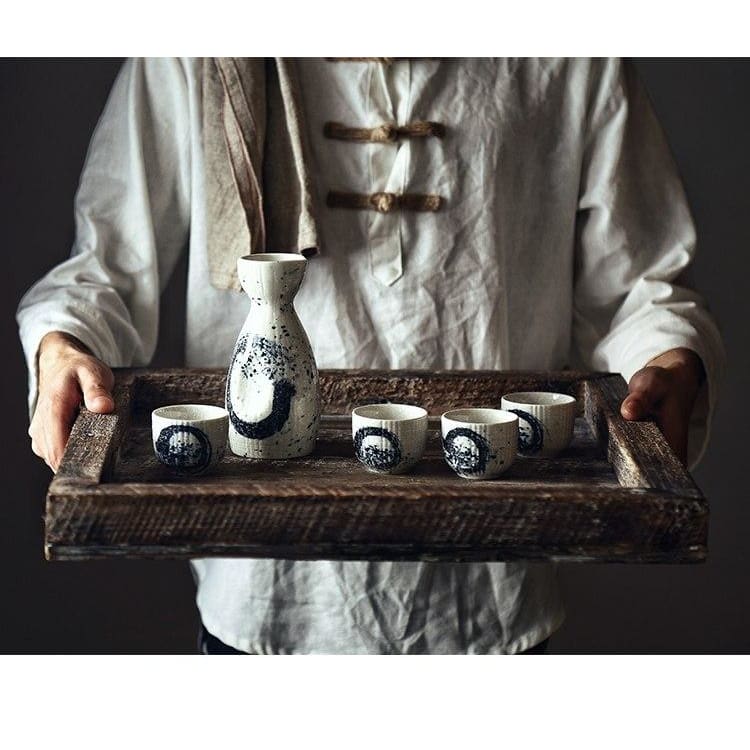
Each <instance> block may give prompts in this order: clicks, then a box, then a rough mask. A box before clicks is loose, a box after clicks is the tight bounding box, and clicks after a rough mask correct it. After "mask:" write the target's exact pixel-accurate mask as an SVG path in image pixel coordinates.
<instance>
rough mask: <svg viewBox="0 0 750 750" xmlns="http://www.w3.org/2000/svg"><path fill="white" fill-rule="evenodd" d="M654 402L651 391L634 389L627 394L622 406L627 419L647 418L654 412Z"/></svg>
mask: <svg viewBox="0 0 750 750" xmlns="http://www.w3.org/2000/svg"><path fill="white" fill-rule="evenodd" d="M653 407H654V402H653V399H652V398H651V396H650V394H649V391H634V392H633V393H630V394H628V395H627V397H626V398H625V399H624V400H623V402H622V404H621V406H620V414H622V416H623V417H624V418H625V419H630V420H636V419H646V418H647V417H648V416H650V415H651V414H652V412H653Z"/></svg>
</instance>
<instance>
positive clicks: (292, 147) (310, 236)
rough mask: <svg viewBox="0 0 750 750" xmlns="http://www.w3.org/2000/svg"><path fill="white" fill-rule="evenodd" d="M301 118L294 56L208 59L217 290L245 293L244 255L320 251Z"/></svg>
mask: <svg viewBox="0 0 750 750" xmlns="http://www.w3.org/2000/svg"><path fill="white" fill-rule="evenodd" d="M302 117H303V115H302V104H301V95H300V90H299V82H298V79H297V71H296V63H295V61H294V60H292V59H291V58H284V57H276V58H238V57H213V58H206V59H205V60H204V63H203V146H204V154H205V156H204V158H205V171H206V177H205V181H206V211H207V232H208V237H207V242H208V265H209V272H210V278H211V284H212V285H213V286H215V287H216V288H218V289H240V284H239V280H238V278H237V258H239V257H240V256H242V255H248V254H250V253H258V252H266V251H267V252H296V253H303V254H304V255H313V254H315V253H316V252H317V251H318V230H317V226H316V223H315V213H314V208H313V196H312V187H311V180H310V174H309V153H310V151H309V147H308V144H307V143H306V140H305V131H304V123H303V120H302Z"/></svg>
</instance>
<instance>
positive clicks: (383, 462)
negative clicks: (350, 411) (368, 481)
mask: <svg viewBox="0 0 750 750" xmlns="http://www.w3.org/2000/svg"><path fill="white" fill-rule="evenodd" d="M369 437H379V438H382V439H383V441H385V442H386V443H387V445H388V447H387V448H382V447H380V446H378V445H376V444H373V441H368V440H367V438H369ZM381 444H382V443H381ZM354 452H355V454H356V456H357V458H358V459H359V460H360V461H361V462H362V463H363V464H365V466H367V468H368V469H372V470H373V471H388V470H389V469H393V468H395V467H396V466H398V463H399V461H400V460H401V441H400V440H399V439H398V438H397V437H396V435H394V434H393V433H392V432H391V431H390V430H386V429H385V427H360V428H359V429H358V430H357V431H356V432H355V433H354Z"/></svg>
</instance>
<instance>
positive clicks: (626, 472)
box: [45, 368, 708, 562]
mask: <svg viewBox="0 0 750 750" xmlns="http://www.w3.org/2000/svg"><path fill="white" fill-rule="evenodd" d="M114 372H115V390H114V395H115V403H116V411H115V412H114V413H113V414H108V415H100V414H94V413H92V412H89V411H88V410H86V409H85V408H82V409H81V411H80V413H79V415H78V417H77V419H76V421H75V424H74V426H73V430H72V432H71V437H70V440H69V442H68V446H67V448H66V451H65V454H64V456H63V460H62V462H61V465H60V468H59V470H58V473H57V475H56V476H55V477H54V478H53V480H52V482H51V483H50V486H49V491H48V493H47V504H46V515H45V522H46V523H45V532H46V533H45V556H46V558H47V559H86V558H92V557H109V556H129V555H128V545H125V546H124V547H122V548H117V547H116V546H115V547H112V546H111V545H101V544H99V545H97V544H90V545H88V546H86V545H85V544H82V545H79V544H66V543H65V541H64V529H65V525H66V523H68V525H70V524H73V523H74V509H73V505H77V507H78V508H79V509H80V508H81V507H86V506H88V507H91V506H92V504H96V503H102V502H106V503H108V504H114V505H116V504H118V503H127V502H128V500H129V499H130V500H131V501H132V500H133V499H134V498H138V497H145V496H148V497H149V498H151V501H152V502H153V501H155V500H161V501H164V502H167V506H168V503H169V501H175V493H174V487H176V486H178V487H183V488H185V487H186V485H177V484H174V485H172V484H163V483H138V482H121V483H102V478H103V476H104V475H105V472H106V471H107V470H108V468H109V466H110V464H111V461H112V460H113V458H114V455H115V451H116V448H117V443H118V441H119V439H120V438H121V436H122V435H123V434H125V432H126V430H127V428H128V426H129V422H130V418H131V416H132V413H133V405H134V400H135V394H136V389H137V388H139V387H140V386H144V385H145V386H148V385H149V384H153V383H154V382H155V381H158V380H159V379H160V378H164V377H172V378H181V377H190V378H200V377H208V378H212V379H215V378H216V377H217V376H223V375H225V374H226V373H225V370H224V369H223V368H160V369H150V368H120V369H116V370H114ZM320 372H321V379H322V380H323V379H326V378H328V379H331V382H334V383H335V381H336V380H337V379H338V380H341V379H342V378H348V379H350V380H353V379H356V378H360V379H365V380H366V381H367V382H373V381H377V380H378V379H386V380H392V379H393V378H402V379H403V378H407V379H409V378H411V379H414V378H416V379H425V378H427V379H438V380H443V381H445V380H446V379H447V380H448V381H450V380H452V379H459V380H462V381H465V380H466V379H467V378H472V379H475V380H476V379H479V380H483V379H486V380H488V381H491V380H495V381H497V380H498V379H501V378H502V379H506V380H507V379H509V378H528V379H532V380H537V381H539V380H543V381H547V382H555V383H560V384H565V385H566V386H567V387H568V388H576V389H577V391H578V392H579V393H580V395H582V399H581V401H582V413H583V416H584V417H585V418H586V420H587V422H588V423H589V426H590V427H591V428H592V431H593V432H594V435H595V437H596V438H597V439H598V440H599V441H600V442H601V443H602V444H603V445H606V446H607V458H608V461H609V462H610V463H611V465H612V466H613V469H614V471H615V474H616V476H617V478H618V481H619V482H620V485H621V487H620V488H619V490H618V491H616V492H615V491H612V490H610V491H609V494H610V495H612V502H613V503H615V502H619V503H626V504H630V505H631V506H632V508H631V510H632V509H635V510H637V509H638V507H639V503H641V502H644V501H645V500H648V501H650V502H654V501H658V502H662V503H665V504H667V505H668V504H670V503H672V504H674V503H677V504H678V505H679V506H680V513H682V514H684V515H685V516H686V517H689V518H693V519H695V523H697V524H698V525H699V528H700V527H701V526H702V528H703V533H702V536H703V539H702V540H701V541H700V543H698V544H692V545H689V546H688V547H687V548H685V549H682V550H679V551H677V552H676V554H673V555H670V554H667V553H666V552H662V553H655V554H653V555H649V554H647V553H645V552H644V554H642V555H640V557H638V560H639V561H669V562H685V561H690V562H692V561H702V560H704V559H705V557H706V546H707V544H706V540H707V522H708V502H707V501H706V499H705V497H704V496H703V494H702V493H701V491H700V489H699V488H698V487H697V486H696V485H695V483H694V481H693V480H692V477H691V476H690V474H689V473H688V471H687V470H686V469H685V467H684V466H682V464H681V463H680V462H679V460H678V459H677V457H676V456H675V455H674V453H673V452H672V451H671V449H670V448H669V446H668V445H667V443H666V441H665V439H664V438H663V436H662V435H661V432H660V431H659V430H658V428H657V427H656V425H655V424H654V423H653V422H648V421H646V422H626V421H625V420H624V419H623V418H622V417H621V416H620V414H619V404H620V402H621V400H622V397H623V396H624V394H626V393H627V386H626V384H625V381H624V380H623V378H622V377H621V376H620V375H618V374H613V373H605V372H583V371H577V370H555V371H534V370H520V371H519V370H513V371H496V370H438V371H430V370H413V369H412V370H364V369H354V370H349V369H325V370H321V371H320ZM92 436H96V437H97V438H98V439H97V441H96V444H95V445H91V441H90V438H91V437H92ZM646 444H648V445H650V446H651V449H652V452H653V451H656V454H657V456H658V458H659V460H658V461H656V462H655V461H654V460H653V456H652V455H650V454H647V453H646V451H645V447H644V446H645V445H646ZM389 484H390V485H392V483H391V482H388V481H385V480H384V482H383V484H382V486H381V485H379V484H371V485H369V488H368V490H367V491H362V490H360V491H359V492H358V493H357V495H356V497H351V496H350V497H347V496H346V495H345V494H342V493H338V494H337V496H336V497H335V498H334V499H333V500H332V501H331V502H341V501H342V500H346V499H350V500H358V501H359V502H360V503H368V502H380V501H384V498H385V499H388V498H389V497H390V496H391V495H394V494H395V495H396V496H398V497H401V498H407V495H408V493H407V492H406V491H405V490H403V489H402V490H400V491H399V492H395V491H394V490H393V487H392V486H388V485H389ZM466 484H467V486H466V491H465V492H463V493H462V494H463V495H465V496H467V502H472V496H473V500H474V501H477V502H487V498H486V495H488V494H489V493H488V491H487V490H484V489H480V490H479V491H475V489H474V488H476V487H477V484H475V483H466ZM481 484H484V485H486V484H487V483H480V485H481ZM571 484H572V486H573V489H574V490H575V491H577V492H579V493H582V494H583V495H585V494H586V490H587V488H586V483H585V482H581V483H580V485H579V484H578V483H571ZM187 487H189V491H183V492H182V493H181V494H182V495H183V496H184V497H188V496H190V497H195V498H200V497H204V498H205V497H209V496H218V495H221V496H223V497H225V498H226V499H228V500H231V499H235V500H239V501H243V502H246V501H247V500H248V499H254V500H255V501H256V502H258V501H259V500H263V501H264V502H268V501H271V500H272V498H270V497H269V496H265V495H262V494H260V495H259V494H257V493H255V492H254V490H253V486H252V483H247V482H243V483H242V484H241V485H240V484H239V483H237V484H236V486H234V485H232V483H227V482H223V483H221V484H220V485H214V484H212V483H211V481H210V478H208V479H207V481H204V480H201V481H200V482H194V483H191V484H190V485H187ZM493 489H495V488H493ZM496 489H497V490H498V495H499V500H498V502H502V501H503V500H505V501H507V502H512V501H514V500H515V501H518V500H519V499H522V500H527V499H529V498H524V495H525V493H524V491H522V490H520V489H518V488H514V490H513V493H507V492H506V493H504V492H503V485H502V483H499V482H498V483H497V485H496ZM528 492H529V493H532V492H533V493H536V494H537V495H538V494H539V492H540V490H539V489H538V488H536V489H534V488H532V489H531V490H529V491H528ZM368 493H370V495H371V497H370V496H368ZM276 494H277V495H279V493H278V492H277V493H276ZM560 494H563V493H560ZM281 495H283V493H281V494H280V495H279V497H278V498H277V499H279V500H283V501H284V502H288V501H289V500H291V499H294V500H295V501H298V502H300V503H304V502H306V501H307V502H310V501H313V500H314V501H315V502H317V503H318V504H320V503H321V502H325V501H326V498H325V492H323V494H321V492H319V491H315V490H314V489H310V488H308V489H307V491H306V492H302V491H296V492H292V493H291V494H290V495H288V496H287V495H283V497H282V496H281ZM503 495H505V497H503ZM477 496H478V497H477ZM243 498H244V500H243ZM329 500H330V498H329ZM175 502H177V501H175ZM667 505H665V507H667ZM63 506H71V507H63ZM167 506H165V507H167ZM319 507H322V506H319ZM675 507H676V506H675ZM165 512H168V511H165ZM66 515H68V516H69V518H68V520H67V522H66V520H65V516H66ZM78 533H80V529H79V531H78ZM151 546H153V549H151V550H148V549H146V548H148V547H149V545H142V547H143V550H142V552H143V554H140V555H133V556H146V557H165V556H166V557H195V556H198V555H197V554H196V552H197V550H198V548H199V547H200V545H197V546H196V545H192V546H191V545H188V546H187V547H186V548H185V549H181V548H180V545H179V544H171V545H170V544H166V545H165V546H164V549H162V548H161V547H160V545H155V546H154V545H151ZM205 546H206V552H207V553H208V554H219V553H220V554H222V555H226V554H227V553H228V552H229V553H230V554H236V555H240V556H246V554H247V553H252V552H253V551H254V550H256V548H257V547H258V545H249V546H248V547H247V548H244V547H242V546H241V545H236V544H235V545H230V548H224V547H222V546H221V545H219V547H221V551H220V552H217V551H216V547H217V545H209V544H207V545H205ZM286 546H287V547H288V545H286ZM314 546H315V545H312V547H314ZM328 546H329V547H330V546H331V545H330V544H329V545H328ZM355 546H356V545H350V547H351V548H352V551H353V550H354V547H355ZM397 546H398V545H395V544H394V545H392V549H391V553H392V554H394V555H395V554H396V553H397V552H398V550H397ZM251 547H252V548H251ZM261 547H262V545H261ZM282 547H283V545H279V547H278V549H279V550H281V549H282ZM312 547H310V550H309V551H308V554H314V555H315V556H314V557H311V558H308V557H304V554H305V550H304V549H303V548H299V549H298V550H296V552H298V553H299V554H300V555H303V557H301V558H300V559H321V558H319V557H318V555H319V554H321V552H320V550H318V551H317V552H315V551H314V550H313V549H312ZM269 551H273V550H269V549H268V548H263V549H260V551H259V554H260V553H262V554H261V556H276V555H269V554H267V553H268V552H269ZM290 551H291V552H295V550H294V549H292V550H288V549H286V548H284V554H285V555H288V554H290ZM334 551H335V550H334ZM335 552H336V556H337V559H360V558H359V557H356V558H348V557H345V556H342V555H344V553H345V551H343V550H338V551H335ZM471 552H472V550H464V552H463V553H462V554H461V555H460V558H461V559H467V560H468V559H472V555H471ZM403 554H405V553H403ZM410 554H411V553H410ZM483 554H484V555H485V556H486V555H487V554H489V551H485V552H484V553H483ZM498 554H501V553H498ZM502 554H503V555H504V556H503V557H501V558H498V559H518V554H519V551H518V550H515V551H514V550H513V549H510V548H507V549H506V550H505V551H504V552H503V553H502ZM251 556H256V555H255V554H252V555H251ZM438 557H439V559H450V555H448V554H447V550H445V551H444V552H443V553H439V554H438ZM480 557H481V555H480ZM429 558H430V551H429V550H427V551H425V552H424V554H423V555H422V556H420V557H419V559H429ZM626 558H627V554H626V553H624V554H615V553H613V554H611V555H609V556H608V555H607V554H599V555H594V556H589V555H586V554H578V555H576V554H569V555H568V554H562V555H558V554H552V553H551V554H549V555H547V556H544V557H543V558H542V559H550V560H555V559H567V560H574V559H596V560H600V561H606V560H618V561H620V560H622V561H625V560H626ZM382 559H385V558H382ZM387 559H391V558H387ZM394 559H395V558H394ZM401 559H413V558H412V557H411V556H409V555H407V557H406V558H401ZM482 559H484V558H482ZM528 559H536V558H528Z"/></svg>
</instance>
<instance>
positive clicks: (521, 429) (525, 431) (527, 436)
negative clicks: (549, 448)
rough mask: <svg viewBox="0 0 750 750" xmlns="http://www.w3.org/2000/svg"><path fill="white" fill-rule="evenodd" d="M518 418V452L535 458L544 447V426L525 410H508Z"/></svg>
mask: <svg viewBox="0 0 750 750" xmlns="http://www.w3.org/2000/svg"><path fill="white" fill-rule="evenodd" d="M508 411H512V412H513V413H514V414H515V415H516V416H517V417H518V452H519V453H520V454H521V455H522V456H533V455H535V454H537V453H540V452H541V450H542V448H543V447H544V425H543V424H542V423H541V421H540V420H538V419H537V418H536V417H535V416H534V415H533V414H529V412H527V411H524V410H523V409H508Z"/></svg>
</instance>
